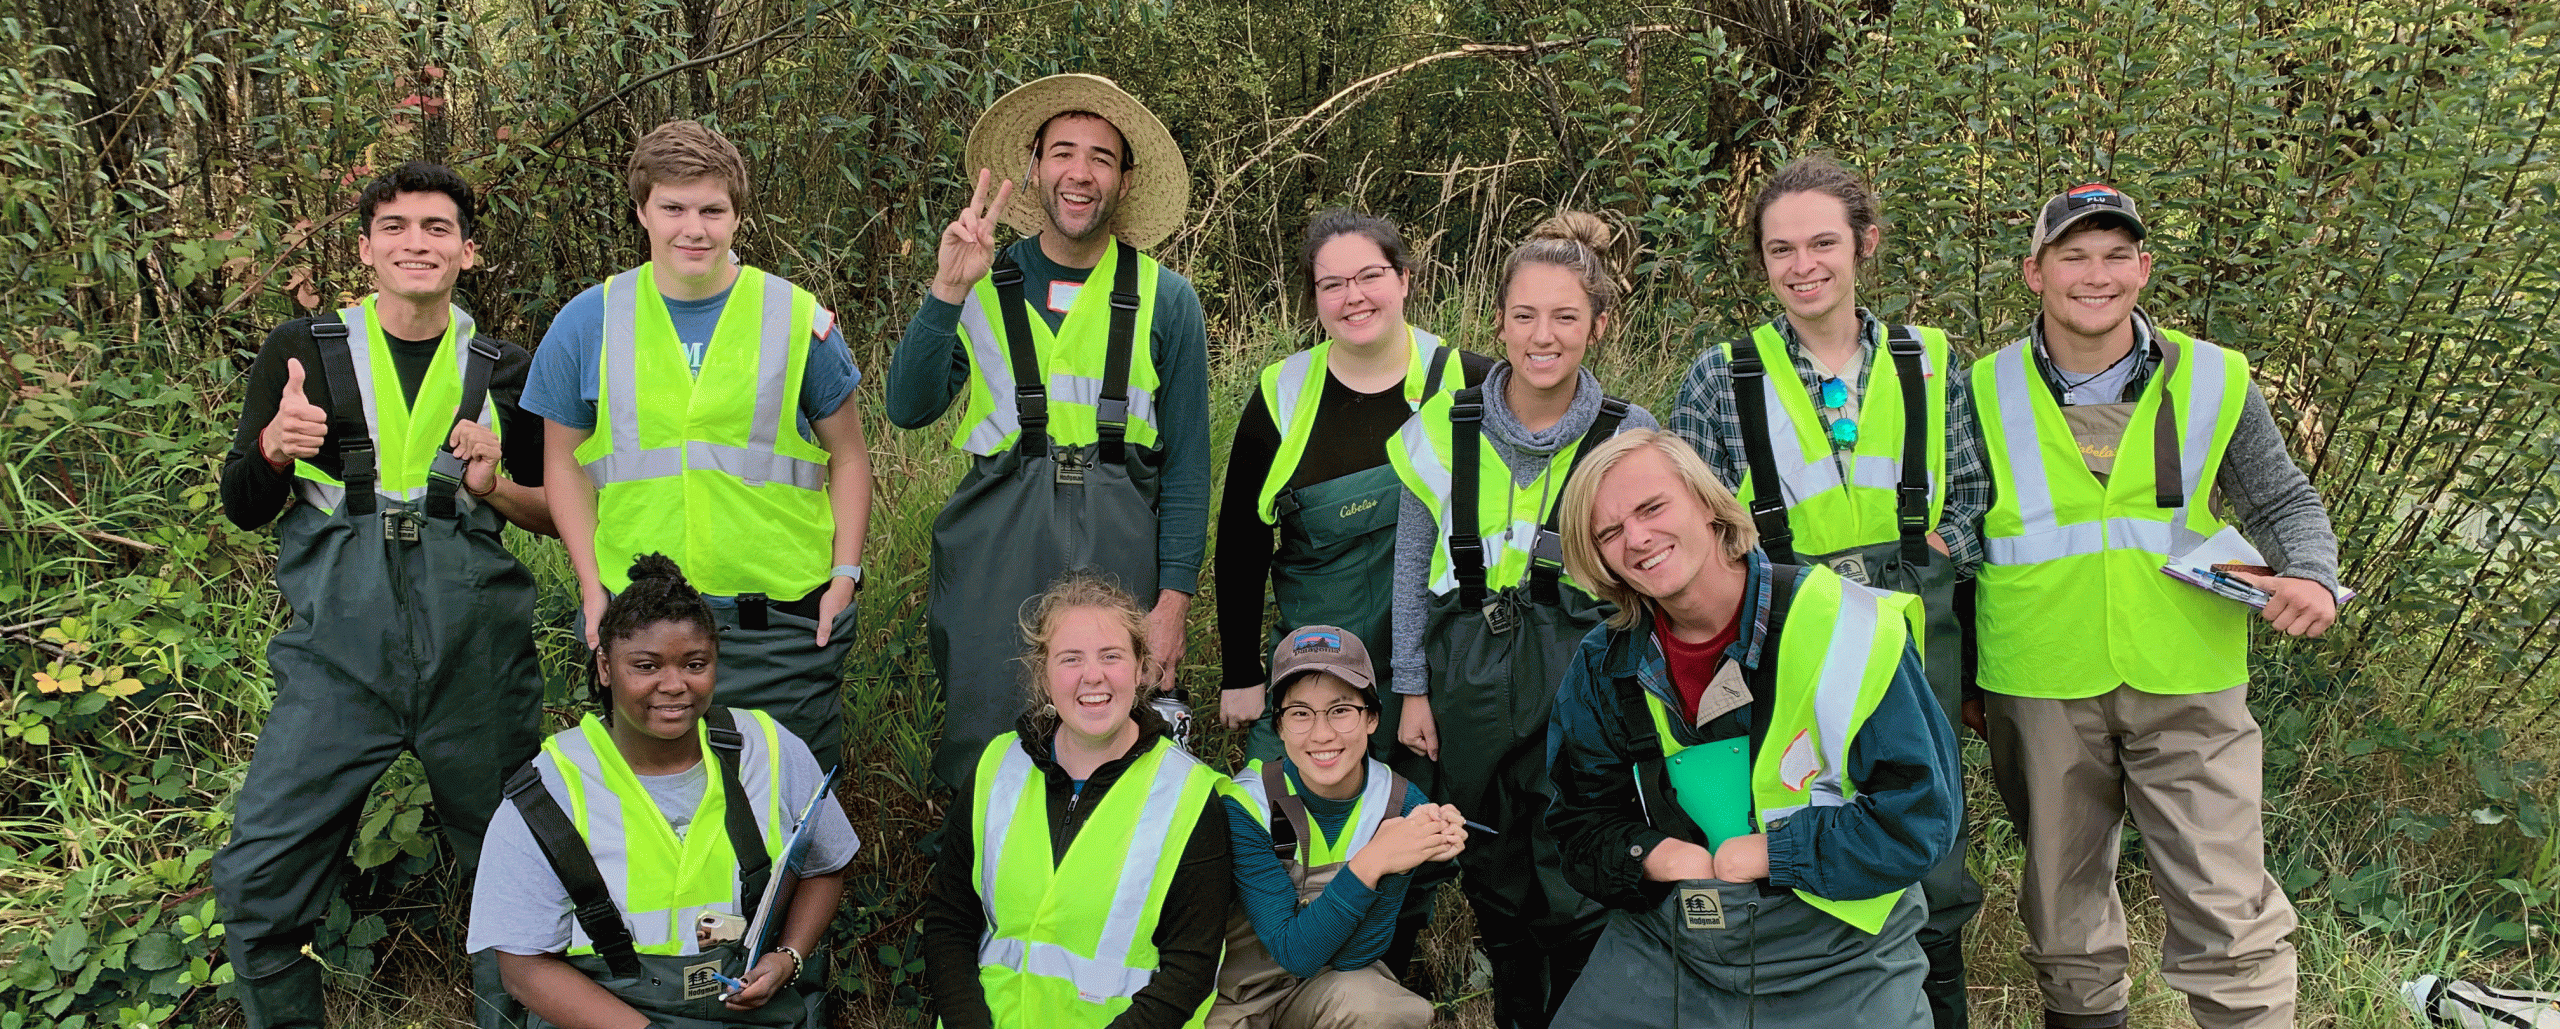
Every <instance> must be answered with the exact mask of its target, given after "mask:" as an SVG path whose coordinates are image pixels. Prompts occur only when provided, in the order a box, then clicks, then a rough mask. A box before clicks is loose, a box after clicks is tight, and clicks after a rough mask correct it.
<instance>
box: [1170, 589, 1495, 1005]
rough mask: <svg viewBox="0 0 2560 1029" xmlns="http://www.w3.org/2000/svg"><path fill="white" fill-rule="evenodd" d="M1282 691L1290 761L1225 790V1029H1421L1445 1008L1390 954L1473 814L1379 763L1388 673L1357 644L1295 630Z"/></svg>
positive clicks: (1283, 651)
mask: <svg viewBox="0 0 2560 1029" xmlns="http://www.w3.org/2000/svg"><path fill="white" fill-rule="evenodd" d="M1271 697H1272V705H1273V708H1274V709H1275V711H1276V717H1275V719H1274V721H1275V722H1276V723H1277V725H1278V726H1279V732H1280V743H1281V746H1282V748H1283V749H1284V751H1285V754H1286V756H1284V757H1282V758H1279V759H1277V760H1273V761H1255V762H1252V763H1250V764H1247V765H1246V766H1245V770H1244V771H1243V772H1241V773H1238V774H1237V776H1236V787H1237V788H1236V789H1235V790H1234V791H1232V792H1230V793H1228V794H1227V795H1226V803H1227V808H1228V811H1227V834H1228V840H1229V843H1230V846H1231V850H1232V853H1233V856H1234V859H1235V878H1236V900H1237V902H1238V903H1237V910H1236V913H1235V915H1234V916H1233V917H1232V918H1230V919H1229V926H1228V930H1227V953H1226V960H1225V961H1224V962H1222V963H1221V964H1220V965H1219V966H1218V1000H1217V1003H1216V1004H1215V1005H1214V1006H1213V1007H1211V1008H1210V1009H1209V1022H1208V1024H1209V1026H1210V1029H1353V1027H1360V1029H1422V1027H1424V1026H1427V1025H1430V1024H1431V1012H1432V1008H1431V1002H1430V1001H1428V1000H1424V999H1423V998H1421V997H1420V996H1417V995H1415V994H1414V993H1413V991H1411V990H1407V989H1405V988H1404V987H1403V986H1402V985H1400V984H1398V983H1397V982H1396V976H1395V973H1394V972H1393V971H1391V970H1389V969H1388V967H1387V965H1386V963H1385V962H1383V961H1381V960H1379V959H1380V958H1381V957H1382V956H1383V955H1384V954H1385V953H1386V951H1387V946H1388V943H1389V942H1390V940H1391V939H1392V938H1393V937H1394V935H1395V930H1396V918H1397V914H1398V912H1399V911H1400V909H1401V908H1402V906H1403V903H1404V897H1405V894H1406V892H1407V890H1408V889H1409V888H1410V887H1411V885H1412V880H1413V876H1412V872H1413V870H1414V869H1415V868H1416V867H1418V866H1420V865H1422V864H1423V863H1424V862H1430V861H1447V860H1449V859H1450V858H1453V857H1456V856H1457V855H1458V853H1459V852H1460V851H1462V850H1465V849H1466V846H1467V830H1466V820H1465V819H1464V818H1463V817H1461V816H1460V815H1459V814H1458V809H1457V808H1454V807H1450V806H1448V805H1445V804H1433V803H1431V802H1430V801H1429V800H1427V799H1426V798H1424V797H1423V795H1422V791H1421V790H1420V789H1418V788H1416V787H1415V786H1414V785H1413V784H1412V783H1409V782H1407V781H1406V780H1405V778H1404V777H1403V776H1401V775H1397V774H1396V773H1395V772H1394V771H1392V770H1390V769H1389V768H1388V767H1387V766H1386V765H1385V764H1383V763H1381V762H1379V761H1378V760H1377V759H1375V758H1372V757H1370V756H1369V737H1370V735H1371V734H1373V733H1375V732H1376V731H1377V729H1378V690H1377V676H1376V674H1375V672H1374V670H1373V669H1372V667H1371V665H1370V663H1369V650H1368V647H1367V646H1366V645H1364V644H1363V643H1362V642H1361V641H1360V637H1359V636H1358V635H1355V634H1353V633H1352V632H1351V631H1349V630H1347V629H1343V628H1341V627H1338V626H1331V625H1311V626H1307V627H1304V628H1300V629H1297V630H1295V631H1292V632H1290V633H1289V634H1288V635H1286V636H1284V637H1282V638H1281V641H1280V644H1279V646H1278V647H1277V648H1276V649H1274V650H1273V652H1272V654H1271Z"/></svg>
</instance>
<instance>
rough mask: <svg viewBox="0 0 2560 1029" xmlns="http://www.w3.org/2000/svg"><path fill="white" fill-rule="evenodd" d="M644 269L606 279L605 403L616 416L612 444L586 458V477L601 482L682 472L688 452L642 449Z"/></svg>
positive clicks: (607, 414)
mask: <svg viewBox="0 0 2560 1029" xmlns="http://www.w3.org/2000/svg"><path fill="white" fill-rule="evenodd" d="M640 275H641V270H640V269H638V268H633V269H631V270H629V271H626V272H623V273H622V274H620V275H616V276H614V277H613V278H611V279H607V280H605V284H604V345H603V347H602V348H601V349H600V350H599V351H598V352H597V353H598V356H599V357H600V358H601V359H602V360H603V361H604V403H605V410H606V416H607V417H609V418H611V419H612V420H613V449H612V450H611V451H609V452H607V453H606V454H605V455H604V456H603V457H600V458H597V459H595V460H593V461H589V462H587V463H586V465H585V468H586V470H587V477H588V478H589V479H592V480H594V482H595V484H596V485H597V486H599V487H601V486H603V485H605V484H606V483H612V482H630V481H633V480H635V479H662V478H665V477H667V476H670V475H680V474H683V472H684V452H683V451H682V450H680V449H678V448H675V447H661V448H659V449H656V450H642V449H640V369H639V353H640V347H639V340H640Z"/></svg>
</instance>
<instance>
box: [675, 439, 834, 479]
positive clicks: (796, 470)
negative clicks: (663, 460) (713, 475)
mask: <svg viewBox="0 0 2560 1029" xmlns="http://www.w3.org/2000/svg"><path fill="white" fill-rule="evenodd" d="M767 445H768V446H770V445H771V444H767ZM684 454H685V462H686V464H687V465H688V466H689V467H693V468H708V469H711V470H712V471H717V472H724V473H727V474H729V475H732V476H735V477H737V478H739V479H743V480H745V481H746V483H747V485H750V486H761V485H763V484H765V483H768V482H780V483H788V484H790V485H793V486H797V487H800V488H801V489H806V490H819V489H825V488H827V466H825V465H822V464H819V463H818V462H815V461H803V460H801V459H799V458H796V457H786V456H784V455H781V454H777V453H774V452H772V451H770V450H752V449H749V448H747V447H732V446H724V445H721V444H718V443H703V442H699V441H696V442H691V443H687V444H685V445H684Z"/></svg>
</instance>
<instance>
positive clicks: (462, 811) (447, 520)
mask: <svg viewBox="0 0 2560 1029" xmlns="http://www.w3.org/2000/svg"><path fill="white" fill-rule="evenodd" d="M312 337H313V341H314V343H315V344H317V348H318V355H317V356H318V360H319V363H320V365H321V367H320V368H318V369H315V370H316V371H319V372H320V373H321V375H322V377H323V378H324V380H325V381H326V382H327V383H328V397H329V405H328V406H329V412H330V421H331V425H330V433H331V435H332V436H333V437H335V438H336V439H337V440H338V441H339V448H340V453H341V455H342V456H343V458H344V467H343V469H342V471H343V472H344V474H343V476H342V478H343V480H344V487H345V488H344V493H343V495H342V496H340V497H339V498H338V502H337V504H336V508H335V510H334V511H324V510H322V509H321V508H320V507H318V506H315V505H314V504H311V503H307V502H306V503H297V504H294V505H292V506H291V507H288V508H287V509H286V510H285V512H284V513H283V514H282V515H281V516H279V517H278V518H277V520H276V541H277V546H276V584H277V585H278V586H279V587H280V588H281V589H282V591H283V593H284V597H285V601H286V603H287V604H288V605H289V606H290V607H291V608H292V611H293V621H292V623H291V624H290V625H289V626H288V627H286V629H285V630H284V631H283V632H280V633H277V634H276V637H275V638H274V639H273V640H272V641H270V642H269V643H268V644H267V666H268V668H269V670H271V671H272V672H273V673H274V675H275V680H276V682H275V701H274V707H273V709H272V710H270V711H269V712H268V715H267V721H266V724H265V725H264V727H263V728H262V729H261V731H260V732H259V736H258V746H257V752H256V755H255V756H254V757H253V758H252V759H251V760H250V763H249V773H248V776H247V778H246V779H245V781H243V782H242V784H241V787H240V792H239V795H238V800H237V804H238V813H237V816H236V817H235V819H234V820H233V822H232V837H231V843H230V845H229V846H227V847H225V848H224V849H223V851H222V852H221V854H220V855H219V856H217V857H216V858H215V859H214V862H213V867H212V869H211V878H212V880H213V884H214V889H215V894H216V896H217V897H218V898H219V899H220V901H221V904H222V908H223V919H224V921H225V922H226V923H227V925H228V929H227V935H228V943H227V946H228V949H229V950H230V952H231V955H232V960H233V962H234V963H235V964H236V965H237V966H238V968H239V976H240V980H241V986H240V987H239V992H240V995H241V997H242V1000H243V1002H244V1003H243V1008H244V1011H245V1012H246V1013H247V1014H248V1016H249V1020H250V1023H251V1024H252V1025H253V1026H280V1025H304V1024H309V1025H317V1024H318V1017H319V1005H320V997H319V972H318V968H317V966H316V965H315V964H312V963H310V962H306V961H303V960H302V958H301V953H300V948H301V946H302V945H303V944H304V943H306V942H308V940H309V937H310V934H311V930H312V927H313V926H315V925H317V924H319V922H320V920H321V918H322V917H323V916H324V915H325V914H326V913H327V911H328V906H329V901H330V898H332V897H334V896H336V894H337V891H338V888H339V886H340V885H341V884H342V882H343V881H344V880H345V878H346V871H347V869H346V864H347V861H346V853H347V847H348V844H349V843H350V841H351V840H352V839H353V837H354V835H355V829H356V820H357V817H358V816H359V815H360V814H361V813H362V811H363V809H364V801H365V797H366V795H367V794H368V793H370V792H371V791H372V788H373V784H374V782H375V780H377V779H379V778H381V776H382V774H383V772H385V771H386V770H388V769H389V768H390V767H391V763H392V761H393V760H394V759H396V758H398V757H399V756H400V752H401V751H403V750H408V751H412V752H414V753H416V754H417V756H418V759H419V763H420V764H421V765H422V766H423V767H424V769H425V771H426V774H427V780H428V783H429V785H430V786H431V787H432V788H433V790H434V796H435V805H436V818H437V820H438V821H439V822H440V823H442V824H443V826H444V832H445V836H446V839H447V841H448V842H450V843H451V844H452V846H453V850H454V853H455V856H456V858H457V859H458V860H459V861H460V863H461V866H462V871H463V875H464V881H466V882H467V881H469V878H470V875H471V872H472V870H473V869H475V868H476V867H477V866H478V862H479V857H480V840H481V837H482V835H483V834H484V833H485V832H486V831H487V829H488V825H489V817H490V815H492V814H493V813H495V812H496V811H497V807H498V796H499V794H498V783H499V780H500V779H501V778H502V777H503V776H504V775H505V774H506V770H507V769H508V768H509V767H510V766H512V765H514V764H516V763H518V762H521V761H523V760H524V759H525V757H526V756H527V755H529V754H531V753H533V751H534V750H535V748H537V747H539V746H540V745H541V734H540V716H541V704H542V678H541V669H540V667H539V665H538V663H537V661H536V658H535V654H534V648H533V604H534V582H533V575H532V573H530V572H528V571H526V570H525V568H524V566H523V565H522V564H520V563H518V562H517V561H516V559H515V556H514V555H513V554H510V553H508V551H507V548H506V544H505V542H504V540H503V539H501V537H500V533H501V532H502V529H503V523H502V522H501V521H500V519H499V517H498V514H497V512H496V511H495V510H494V509H492V508H490V507H489V506H488V505H487V504H485V503H477V502H474V501H473V500H472V499H471V498H469V497H467V496H462V495H459V489H458V487H459V486H460V476H461V473H462V467H461V462H460V461H458V460H455V459H453V458H452V456H451V455H449V454H440V455H439V456H438V459H437V460H436V462H435V464H434V465H433V468H432V470H431V473H430V476H429V479H428V483H427V485H426V487H425V488H424V490H423V493H422V495H421V496H420V498H419V499H417V500H414V501H402V500H394V499H391V498H389V497H385V496H383V495H381V494H379V493H377V492H376V486H377V484H378V483H379V481H380V480H379V477H378V476H377V475H376V467H377V465H376V455H375V453H374V449H373V443H372V430H371V428H370V427H369V424H368V422H369V418H368V413H367V412H366V411H365V409H364V404H363V402H362V401H361V400H360V399H359V398H360V397H362V396H363V395H364V393H363V389H362V386H361V385H360V384H359V383H358V381H357V377H356V369H355V366H354V360H355V359H354V357H353V356H352V355H351V354H350V353H349V346H350V341H349V340H348V338H347V331H346V326H345V325H344V324H343V323H341V322H339V321H336V320H330V319H324V320H321V321H319V322H315V323H314V324H313V326H312ZM474 342H475V343H476V344H477V345H476V346H474V347H473V348H472V353H471V360H470V362H469V363H468V365H467V366H466V368H467V370H466V372H465V373H464V389H463V398H462V403H461V406H460V409H459V411H458V412H457V414H456V417H457V418H467V419H471V420H475V421H476V420H478V418H479V417H480V410H481V407H482V406H483V404H484V403H485V401H486V398H487V387H488V381H489V374H490V370H491V368H493V367H494V365H495V364H496V360H497V351H496V348H495V347H494V346H492V345H490V344H488V343H486V342H485V341H479V340H476V339H475V340H474ZM356 345H362V344H361V343H360V342H359V343H357V344H356ZM377 402H380V403H398V402H399V400H398V398H397V397H390V398H381V399H380V400H378V401H377ZM429 417H432V416H429ZM298 481H299V480H298ZM481 964H485V965H486V967H485V969H483V968H478V967H475V971H474V989H475V992H476V993H478V994H480V995H481V996H482V998H483V999H484V1000H490V999H491V998H494V999H495V1000H497V1001H503V1000H504V999H505V992H504V990H503V989H502V988H499V987H498V985H497V979H496V966H495V964H494V962H483V963H481ZM478 1014H479V1015H480V1017H481V1018H482V1019H483V1021H482V1022H481V1024H482V1025H484V1026H485V1025H492V1024H495V1023H493V1022H492V1021H489V1019H494V1018H496V1017H499V1016H498V1015H497V1014H496V1013H495V1010H494V1009H490V1008H488V1007H487V1006H486V1005H485V1004H484V1005H483V1010H482V1011H480V1012H479V1013H478ZM306 1015H307V1016H308V1017H307V1018H306Z"/></svg>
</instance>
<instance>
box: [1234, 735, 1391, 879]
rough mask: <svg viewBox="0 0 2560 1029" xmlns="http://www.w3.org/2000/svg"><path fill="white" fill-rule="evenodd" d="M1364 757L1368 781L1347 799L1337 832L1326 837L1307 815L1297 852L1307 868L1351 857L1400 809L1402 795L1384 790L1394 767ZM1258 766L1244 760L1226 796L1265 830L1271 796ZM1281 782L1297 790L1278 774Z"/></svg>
mask: <svg viewBox="0 0 2560 1029" xmlns="http://www.w3.org/2000/svg"><path fill="white" fill-rule="evenodd" d="M1364 760H1365V761H1366V762H1367V764H1365V765H1363V766H1362V768H1363V774H1364V775H1366V776H1367V777H1368V781H1367V782H1366V783H1364V784H1362V785H1361V787H1360V796H1359V797H1358V798H1356V799H1354V800H1353V801H1352V802H1351V817H1349V818H1347V819H1344V820H1343V823H1342V833H1341V835H1339V836H1337V837H1335V838H1333V839H1326V838H1325V836H1324V830H1323V829H1322V828H1321V827H1319V826H1317V825H1315V824H1314V823H1315V819H1314V818H1312V817H1310V818H1308V819H1307V822H1308V825H1307V829H1308V831H1307V833H1306V834H1305V837H1304V838H1301V839H1300V840H1299V841H1298V853H1299V855H1300V856H1301V858H1303V860H1301V861H1299V864H1302V865H1305V866H1306V867H1308V868H1323V867H1324V866H1326V865H1332V864H1339V863H1341V862H1344V861H1349V860H1351V855H1353V854H1357V853H1359V852H1360V848H1362V847H1366V846H1368V845H1369V839H1370V837H1373V836H1376V835H1377V834H1378V823H1380V822H1383V821H1386V820H1387V819H1389V818H1392V817H1394V816H1395V815H1396V813H1397V812H1399V811H1401V810H1403V808H1404V798H1403V797H1398V796H1392V795H1390V794H1389V793H1388V791H1389V790H1390V789H1392V788H1393V787H1394V786H1395V778H1396V774H1395V770H1394V769H1391V768H1388V767H1387V766H1386V765H1385V764H1383V763H1381V762H1380V761H1379V760H1378V759H1377V758H1366V759H1364ZM1262 769H1263V763H1262V762H1260V761H1249V762H1246V763H1245V766H1244V770H1243V771H1240V772H1237V773H1236V777H1235V780H1234V782H1232V783H1231V784H1230V786H1229V790H1228V795H1229V796H1232V797H1237V798H1239V799H1241V800H1243V801H1244V803H1245V810H1247V811H1250V812H1253V816H1254V817H1255V818H1258V819H1261V820H1262V827H1263V828H1264V829H1265V830H1268V829H1270V828H1271V819H1272V814H1271V798H1270V796H1269V795H1268V794H1267V793H1266V792H1265V787H1264V786H1263V784H1262ZM1282 783H1283V784H1284V785H1286V786H1287V787H1288V790H1289V792H1291V793H1296V792H1297V791H1298V785H1297V784H1296V783H1294V782H1289V781H1288V779H1287V777H1286V776H1285V775H1284V776H1283V777H1282Z"/></svg>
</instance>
